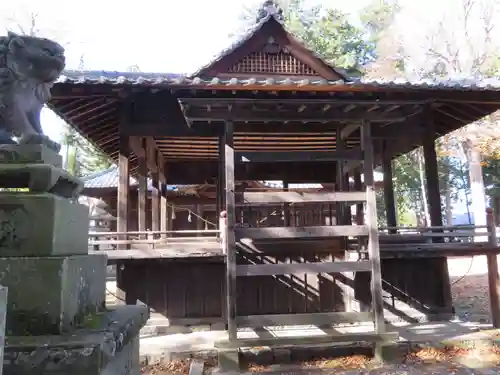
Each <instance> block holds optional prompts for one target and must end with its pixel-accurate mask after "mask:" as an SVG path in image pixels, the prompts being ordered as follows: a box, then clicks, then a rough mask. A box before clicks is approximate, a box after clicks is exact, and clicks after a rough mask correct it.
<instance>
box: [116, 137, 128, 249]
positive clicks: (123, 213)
mask: <svg viewBox="0 0 500 375" xmlns="http://www.w3.org/2000/svg"><path fill="white" fill-rule="evenodd" d="M129 155H130V145H129V139H128V136H124V135H121V136H120V153H119V156H118V202H117V210H116V211H117V218H116V229H117V231H118V232H127V231H128V201H129V180H130V169H129ZM119 239H120V240H126V239H127V236H121V237H120V238H119ZM118 248H119V249H121V250H123V249H128V248H129V246H128V245H118Z"/></svg>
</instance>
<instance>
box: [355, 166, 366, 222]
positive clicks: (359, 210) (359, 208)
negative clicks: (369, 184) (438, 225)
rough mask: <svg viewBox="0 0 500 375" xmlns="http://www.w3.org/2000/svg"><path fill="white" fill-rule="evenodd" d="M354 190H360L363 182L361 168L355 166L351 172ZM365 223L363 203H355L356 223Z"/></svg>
mask: <svg viewBox="0 0 500 375" xmlns="http://www.w3.org/2000/svg"><path fill="white" fill-rule="evenodd" d="M353 179H354V191H362V190H363V183H362V182H361V170H360V169H359V168H356V169H355V170H354V173H353ZM364 223H365V211H364V208H363V203H358V204H356V224H357V225H363V224H364Z"/></svg>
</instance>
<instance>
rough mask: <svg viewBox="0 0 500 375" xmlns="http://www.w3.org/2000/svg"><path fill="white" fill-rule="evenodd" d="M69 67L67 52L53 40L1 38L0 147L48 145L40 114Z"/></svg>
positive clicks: (15, 35)
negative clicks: (14, 139)
mask: <svg viewBox="0 0 500 375" xmlns="http://www.w3.org/2000/svg"><path fill="white" fill-rule="evenodd" d="M64 66H65V58H64V48H63V47H62V46H61V45H59V44H58V43H56V42H54V41H51V40H49V39H44V38H38V37H32V36H24V35H17V34H14V33H9V34H8V35H7V36H4V37H0V133H2V134H0V144H5V143H14V141H13V140H12V136H16V137H21V140H20V143H46V144H48V145H51V146H52V147H53V148H57V147H60V146H58V145H57V144H55V143H54V142H51V141H50V140H48V138H47V137H46V136H45V135H44V134H43V130H42V127H41V124H40V112H41V110H42V108H43V106H44V104H45V103H47V102H48V101H49V100H50V89H51V87H52V85H53V84H54V82H55V81H56V80H57V78H58V77H59V75H60V74H61V72H62V71H63V69H64Z"/></svg>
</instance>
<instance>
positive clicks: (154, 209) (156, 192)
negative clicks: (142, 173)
mask: <svg viewBox="0 0 500 375" xmlns="http://www.w3.org/2000/svg"><path fill="white" fill-rule="evenodd" d="M154 164H155V165H156V170H155V171H154V172H153V174H152V177H153V184H152V185H153V186H152V189H151V230H152V231H153V232H155V231H159V230H160V176H159V175H160V173H159V170H158V168H159V167H158V154H157V152H155V153H154ZM153 237H155V236H153Z"/></svg>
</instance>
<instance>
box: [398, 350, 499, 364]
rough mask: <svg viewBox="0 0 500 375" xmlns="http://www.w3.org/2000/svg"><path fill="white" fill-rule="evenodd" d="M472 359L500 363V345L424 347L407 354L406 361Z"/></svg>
mask: <svg viewBox="0 0 500 375" xmlns="http://www.w3.org/2000/svg"><path fill="white" fill-rule="evenodd" d="M470 359H476V360H478V361H484V362H488V363H491V364H495V365H499V364H500V347H498V346H477V347H470V348H460V347H445V348H424V349H420V350H417V351H415V352H412V353H409V354H408V355H406V358H405V362H406V363H439V362H450V363H452V362H453V363H456V362H462V361H466V360H470Z"/></svg>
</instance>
